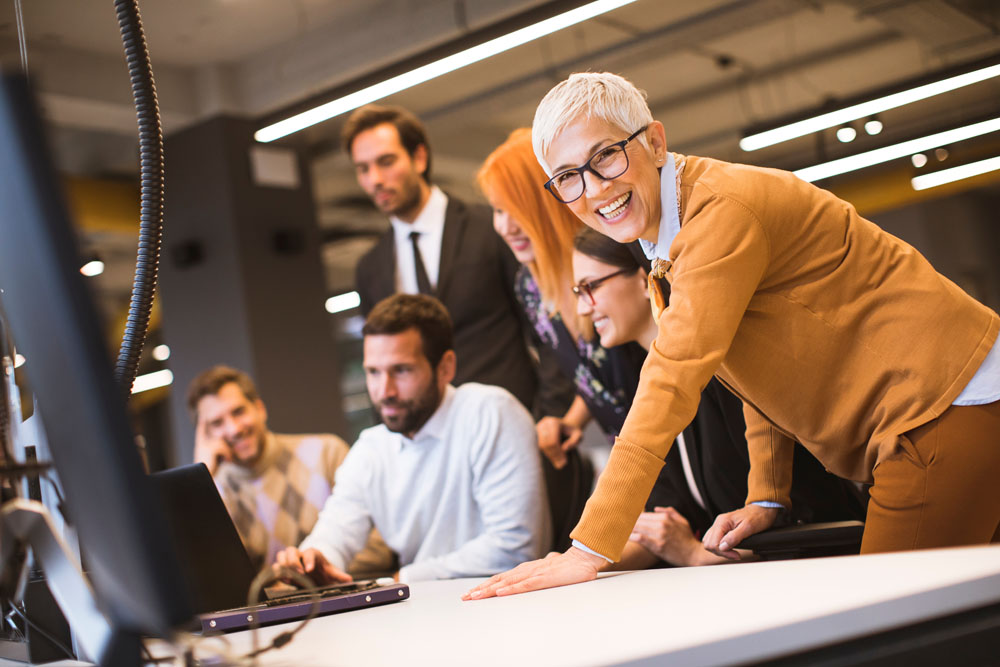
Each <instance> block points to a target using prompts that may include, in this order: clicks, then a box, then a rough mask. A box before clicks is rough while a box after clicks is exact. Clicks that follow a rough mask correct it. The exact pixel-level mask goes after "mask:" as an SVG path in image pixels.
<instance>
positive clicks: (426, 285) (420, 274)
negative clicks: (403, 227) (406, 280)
mask: <svg viewBox="0 0 1000 667" xmlns="http://www.w3.org/2000/svg"><path fill="white" fill-rule="evenodd" d="M418 238H420V232H410V243H412V244H413V266H414V268H416V270H417V289H418V290H419V291H420V293H421V294H430V295H433V294H434V290H432V289H431V280H430V278H428V277H427V269H426V267H424V260H423V258H422V257H421V256H420V248H419V247H418V246H417V239H418Z"/></svg>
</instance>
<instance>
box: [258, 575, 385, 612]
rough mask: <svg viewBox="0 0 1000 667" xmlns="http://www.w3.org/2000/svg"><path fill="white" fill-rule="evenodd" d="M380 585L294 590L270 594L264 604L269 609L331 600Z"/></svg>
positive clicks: (353, 583) (371, 582) (357, 583)
mask: <svg viewBox="0 0 1000 667" xmlns="http://www.w3.org/2000/svg"><path fill="white" fill-rule="evenodd" d="M378 586H379V584H378V582H377V581H375V580H374V579H371V580H362V581H350V582H347V583H344V584H331V585H329V586H321V587H319V588H314V589H312V590H304V589H300V588H297V589H294V590H290V591H287V592H284V591H283V592H280V593H268V598H267V599H266V600H262V604H264V605H266V606H268V607H274V606H277V605H281V604H291V603H294V602H308V601H309V600H311V599H312V598H313V596H318V597H319V598H321V599H322V598H329V597H336V596H338V595H346V594H348V593H360V592H362V591H367V590H371V589H373V588H378Z"/></svg>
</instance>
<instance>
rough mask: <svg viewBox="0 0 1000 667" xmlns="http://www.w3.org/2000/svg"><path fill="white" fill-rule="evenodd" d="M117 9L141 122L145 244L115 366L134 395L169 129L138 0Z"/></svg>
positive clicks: (159, 230)
mask: <svg viewBox="0 0 1000 667" xmlns="http://www.w3.org/2000/svg"><path fill="white" fill-rule="evenodd" d="M115 13H116V14H117V15H118V26H119V28H120V29H121V33H122V44H123V45H124V47H125V59H126V61H127V62H128V73H129V79H130V80H131V83H132V99H133V101H134V102H135V112H136V117H137V120H138V123H139V166H140V182H141V198H140V213H139V247H138V251H137V253H136V263H135V279H134V280H133V283H132V297H131V300H130V301H129V309H128V321H127V322H126V324H125V333H124V334H123V336H122V344H121V348H120V350H119V351H118V361H117V363H116V364H115V378H116V379H117V380H118V383H119V384H120V385H121V387H122V389H123V390H124V391H125V395H126V396H128V395H130V394H131V392H132V383H133V382H134V381H135V376H136V372H137V371H138V368H139V357H140V355H141V354H142V346H143V343H144V342H145V340H146V332H147V330H148V328H149V315H150V311H151V310H152V308H153V296H154V295H155V293H156V273H157V268H158V265H159V261H160V244H161V238H162V235H163V130H162V128H161V127H160V111H159V105H158V104H157V101H156V86H155V84H154V83H153V68H152V66H151V65H150V63H149V51H148V50H147V49H146V36H145V34H144V33H143V30H142V20H141V18H140V17H139V3H138V0H115Z"/></svg>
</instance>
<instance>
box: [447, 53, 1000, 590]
mask: <svg viewBox="0 0 1000 667" xmlns="http://www.w3.org/2000/svg"><path fill="white" fill-rule="evenodd" d="M643 127H645V128H646V129H645V130H641V128H643ZM637 130H639V134H637V135H635V133H636V131H637ZM632 135H635V138H634V139H633V140H631V141H629V140H628V139H627V137H629V136H632ZM532 142H533V146H534V148H535V155H536V156H537V157H538V159H539V162H540V163H541V164H542V166H543V167H544V168H545V171H546V173H548V174H549V175H550V178H551V181H550V186H549V191H550V192H552V194H553V195H555V198H556V199H558V200H559V201H561V202H563V203H565V204H566V205H567V206H568V207H569V208H570V210H572V211H573V212H574V213H575V214H576V215H577V217H579V218H580V219H581V220H582V221H583V222H584V223H585V224H586V225H587V226H589V227H591V228H593V229H595V230H597V231H599V232H601V233H602V234H605V235H607V236H609V237H611V238H613V239H615V240H617V241H619V242H623V243H630V242H632V241H635V240H639V241H640V243H641V244H642V246H643V250H644V252H645V253H646V255H647V257H649V258H650V259H651V260H652V271H651V275H652V276H654V277H661V276H662V277H664V278H666V279H667V280H668V281H669V282H670V286H671V291H670V296H669V300H667V298H666V296H665V295H664V294H663V292H662V291H661V290H660V289H658V288H657V285H656V283H654V282H652V281H651V282H650V294H651V296H652V297H653V299H654V302H653V308H654V311H655V315H656V319H657V327H658V331H657V336H656V340H655V342H654V343H653V345H652V346H651V347H650V352H649V358H648V359H647V361H646V363H645V364H644V365H643V369H642V378H641V379H640V381H639V389H638V391H637V392H636V398H635V400H634V401H633V403H632V409H631V410H630V411H629V415H628V417H627V418H626V420H625V425H624V426H623V427H622V431H621V433H620V434H619V437H618V439H617V440H616V442H615V446H614V447H613V449H612V453H611V458H610V460H609V461H608V465H607V467H606V468H605V469H604V472H603V473H602V474H601V478H600V480H599V481H598V483H597V488H596V489H595V491H594V494H593V495H592V496H591V498H590V500H589V501H588V502H587V507H586V509H585V510H584V513H583V518H582V519H581V520H580V523H579V524H578V525H577V527H576V529H575V530H574V531H573V535H572V536H573V538H574V545H573V547H571V548H570V549H569V550H567V551H566V552H564V553H562V554H558V555H554V556H551V557H548V558H546V559H544V560H541V561H535V562H532V563H525V564H522V565H521V566H519V567H518V568H515V569H514V570H513V571H511V572H507V573H503V574H500V575H497V576H496V577H494V578H492V579H491V580H489V581H488V582H486V583H485V584H482V585H480V586H478V587H476V588H474V589H473V590H471V591H470V592H469V593H468V594H467V597H469V598H481V597H489V596H492V595H506V594H512V593H519V592H524V591H528V590H535V589H539V588H547V587H550V586H558V585H565V584H570V583H576V582H580V581H586V580H589V579H593V578H594V577H595V576H596V573H597V571H598V569H599V568H600V567H601V566H602V565H603V563H605V562H606V561H608V560H611V561H614V560H618V559H619V557H620V555H621V552H622V549H623V547H624V545H625V544H626V543H627V542H628V536H629V534H630V532H631V530H632V528H633V526H634V524H635V519H636V517H637V516H638V515H639V514H640V513H641V511H642V506H643V503H644V501H645V499H646V496H647V495H648V493H649V489H650V488H652V485H653V484H654V482H655V480H656V477H657V475H658V473H659V468H660V467H662V459H663V456H664V454H665V453H666V452H667V451H668V450H669V449H670V446H671V444H672V442H673V439H674V437H675V436H676V434H677V433H679V432H680V431H681V430H682V429H683V428H684V427H685V425H686V424H688V423H689V422H690V421H691V419H692V418H693V417H694V414H695V412H696V411H697V408H698V401H699V398H700V390H701V388H702V387H704V386H705V384H706V383H707V382H708V381H709V379H710V378H711V377H712V376H713V375H714V376H715V377H717V378H718V379H720V380H721V381H723V382H725V384H726V386H727V388H729V389H730V390H732V391H733V393H735V394H736V395H737V396H739V397H740V399H741V400H742V401H743V406H744V408H743V412H744V416H745V419H746V422H747V431H746V433H747V445H748V448H749V455H750V459H751V462H752V464H751V467H750V474H749V476H748V480H747V481H748V489H749V493H748V494H747V499H746V505H745V506H744V507H740V508H739V509H737V510H734V511H732V512H728V513H725V514H723V515H720V516H719V517H718V518H717V519H716V521H715V523H714V525H713V526H712V528H711V529H710V530H709V531H708V532H707V533H706V534H705V538H704V544H705V547H706V548H708V549H709V550H711V551H714V552H716V553H718V554H719V555H723V556H728V557H733V558H735V557H737V554H736V553H735V551H734V548H735V547H736V546H738V545H739V544H740V542H741V541H742V540H743V539H745V538H746V537H748V536H750V535H753V534H755V533H758V532H760V531H762V530H766V529H767V528H769V527H770V526H771V525H773V523H774V521H775V520H776V519H777V517H778V515H779V511H780V509H781V508H783V507H784V508H788V507H789V506H790V504H791V500H790V498H789V489H790V487H791V483H792V479H793V476H792V466H791V457H792V452H793V442H794V441H795V440H798V441H799V442H801V443H802V444H803V446H805V447H807V448H808V449H809V451H810V452H812V453H813V454H814V455H815V456H816V458H817V459H819V460H820V461H822V462H823V464H824V465H825V466H826V467H827V468H828V469H829V470H831V471H832V472H834V473H835V474H837V475H839V476H841V477H844V478H847V479H851V480H855V481H858V482H864V483H867V484H871V489H870V498H871V500H870V502H869V503H868V511H867V514H866V518H865V531H864V538H863V540H862V543H861V552H862V553H863V554H871V553H878V552H885V551H897V550H909V549H920V548H930V547H945V546H960V545H971V544H985V543H991V542H994V543H996V542H1000V494H998V493H996V478H997V474H998V473H1000V445H998V443H1000V344H998V342H997V336H998V333H1000V317H998V316H997V313H995V312H994V311H992V310H990V309H989V308H987V307H986V306H984V305H983V304H981V303H978V302H976V301H975V300H974V299H973V298H972V297H970V296H969V295H968V294H966V293H965V292H963V291H962V289H961V288H959V287H958V286H957V285H955V284H954V283H953V282H951V281H950V280H948V279H947V278H945V277H944V276H942V275H941V274H939V273H938V272H937V271H935V270H934V267H932V266H931V265H930V263H929V262H928V261H927V260H926V259H924V258H923V257H922V256H921V255H920V253H918V252H917V251H916V250H915V249H914V248H912V247H911V246H909V245H908V244H906V243H904V242H903V241H901V240H900V239H897V238H895V237H893V236H891V235H890V234H888V233H886V232H885V231H883V230H881V229H879V227H878V226H876V225H875V224H873V223H872V222H870V221H868V220H865V219H864V218H862V217H861V216H860V215H858V212H857V211H856V210H855V209H854V207H853V206H851V205H850V204H849V203H848V202H845V201H843V200H841V199H838V198H837V197H836V196H834V195H833V194H831V193H830V192H828V191H826V190H823V189H821V188H818V187H816V186H814V185H812V184H810V183H806V182H805V181H803V180H801V179H799V178H797V177H796V176H795V175H794V174H791V173H788V172H783V171H780V170H777V169H764V168H760V167H753V166H748V165H741V164H732V163H728V162H723V161H720V160H713V159H710V158H702V157H697V156H692V155H682V154H679V153H672V152H670V151H668V150H667V140H666V131H665V129H664V127H663V124H662V123H660V122H659V121H656V120H655V119H653V117H652V113H651V112H650V110H649V106H648V104H647V103H646V100H645V96H644V95H643V93H642V92H641V91H640V90H638V89H637V88H636V87H635V86H634V85H632V84H631V83H630V82H628V81H626V80H625V79H623V78H622V77H620V76H618V75H615V74H610V73H607V72H603V73H577V74H573V75H571V76H570V77H569V78H568V79H567V80H565V81H563V82H562V83H560V84H558V85H556V86H555V87H554V88H553V89H552V90H550V91H549V92H548V94H546V96H545V97H544V98H543V99H542V101H541V103H540V104H539V106H538V109H537V110H536V112H535V119H534V123H533V125H532ZM623 142H624V143H623ZM616 174H617V175H616Z"/></svg>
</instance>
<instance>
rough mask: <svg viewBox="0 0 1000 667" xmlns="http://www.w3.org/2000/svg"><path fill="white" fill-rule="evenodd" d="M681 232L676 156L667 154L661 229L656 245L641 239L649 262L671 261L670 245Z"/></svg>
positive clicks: (663, 172) (662, 187)
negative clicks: (678, 212)
mask: <svg viewBox="0 0 1000 667" xmlns="http://www.w3.org/2000/svg"><path fill="white" fill-rule="evenodd" d="M680 231H681V218H680V216H679V215H678V214H677V167H676V165H675V164H674V154H673V153H667V162H666V164H664V165H663V168H662V169H661V170H660V228H659V232H658V233H657V236H656V243H650V242H649V241H647V240H645V239H639V245H640V246H642V251H643V252H644V253H645V254H646V258H647V259H649V260H654V259H657V258H659V259H663V260H666V261H670V244H671V243H673V242H674V237H676V236H677V234H678V233H680Z"/></svg>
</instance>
